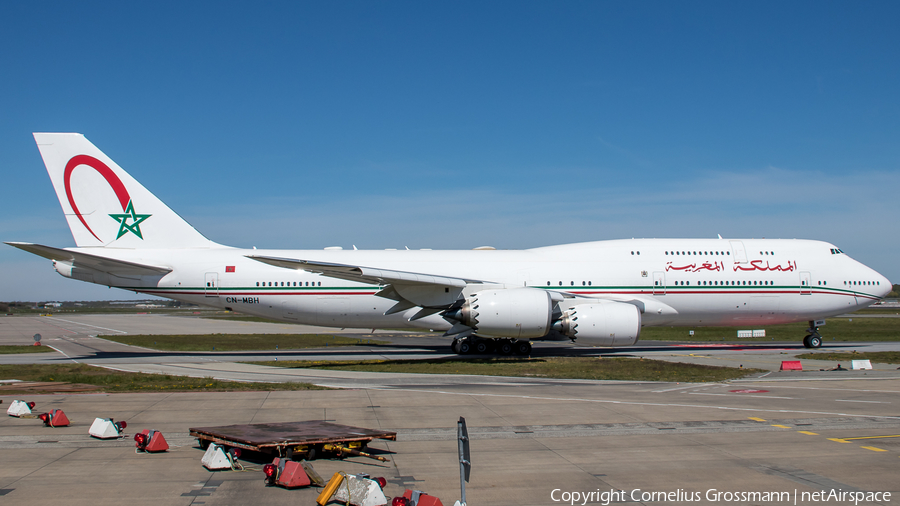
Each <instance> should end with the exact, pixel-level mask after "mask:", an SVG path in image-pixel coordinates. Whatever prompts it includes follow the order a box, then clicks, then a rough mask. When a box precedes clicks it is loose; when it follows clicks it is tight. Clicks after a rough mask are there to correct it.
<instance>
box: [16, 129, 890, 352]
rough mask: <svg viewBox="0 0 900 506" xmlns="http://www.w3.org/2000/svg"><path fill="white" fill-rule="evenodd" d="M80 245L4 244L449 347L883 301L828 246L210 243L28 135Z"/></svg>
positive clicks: (122, 283) (86, 273) (86, 155)
mask: <svg viewBox="0 0 900 506" xmlns="http://www.w3.org/2000/svg"><path fill="white" fill-rule="evenodd" d="M34 138H35V140H36V141H37V144H38V148H39V149H40V152H41V156H42V157H43V159H44V164H45V165H46V166H47V172H48V173H49V174H50V179H51V181H52V182H53V187H54V188H55V189H56V194H57V196H58V197H59V202H60V204H61V205H62V208H63V212H64V214H65V216H66V219H67V220H68V223H69V228H70V229H71V231H72V235H73V236H74V238H75V244H77V247H75V248H54V247H49V246H42V245H39V244H30V243H20V242H10V243H7V244H9V245H11V246H15V247H16V248H19V249H23V250H25V251H28V252H31V253H34V254H36V255H39V256H42V257H44V258H48V259H50V260H52V261H53V267H54V268H55V269H56V271H57V272H59V273H60V274H62V275H63V276H65V277H67V278H73V279H78V280H81V281H87V282H90V283H97V284H101V285H107V286H112V287H117V288H122V289H126V290H132V291H134V292H139V293H146V294H151V295H158V296H161V297H167V298H170V299H175V300H180V301H184V302H190V303H197V304H203V305H207V306H214V307H220V308H224V309H230V310H234V311H240V312H242V313H248V314H253V315H258V316H262V317H266V318H272V319H276V320H283V321H287V322H298V323H306V324H312V325H323V326H329V327H357V328H399V327H407V328H421V329H436V330H444V331H446V333H445V335H446V336H448V338H450V337H452V339H453V340H452V348H453V350H454V351H455V352H457V353H469V352H472V351H478V352H487V351H489V350H490V349H495V350H497V351H498V352H500V353H504V354H510V353H520V354H527V353H529V352H530V350H531V343H530V341H531V340H567V339H572V340H577V342H585V343H589V344H596V345H600V346H630V345H633V344H635V343H636V342H637V340H638V336H639V335H640V332H641V327H642V326H654V325H676V326H742V327H750V326H761V325H772V324H778V323H788V322H798V321H808V322H809V324H810V325H809V329H808V331H807V335H806V337H805V338H804V339H803V343H804V344H805V345H806V346H807V347H810V348H816V347H819V346H821V344H822V338H821V336H820V335H819V333H818V325H820V324H821V323H820V322H819V320H821V319H824V318H826V317H828V316H834V315H837V314H841V313H847V312H850V311H855V310H857V309H860V308H863V307H866V306H868V305H870V304H872V303H874V302H876V301H878V300H879V299H881V298H882V297H884V296H885V295H886V294H887V293H889V292H890V291H891V283H890V282H888V280H887V279H885V277H884V276H882V275H881V274H879V273H877V272H875V271H874V270H872V269H870V268H869V267H866V266H865V265H863V264H861V263H859V262H857V261H855V260H853V259H852V258H850V257H849V256H847V255H845V254H844V253H843V252H842V251H841V250H840V249H839V248H837V247H836V246H834V245H833V244H829V243H826V242H820V241H809V240H781V239H779V240H772V239H740V240H739V239H722V238H721V237H720V238H718V239H630V240H612V241H596V242H584V243H576V244H565V245H560V246H548V247H543V248H534V249H527V250H518V251H516V250H494V249H493V248H478V249H476V250H462V251H457V250H448V251H432V250H418V251H412V250H399V251H396V250H388V251H368V250H356V249H354V250H340V249H333V248H326V249H325V250H302V251H295V250H257V249H249V250H248V249H239V248H232V247H228V246H223V245H221V244H217V243H215V242H212V241H210V240H209V239H207V238H205V237H204V236H203V235H201V234H200V233H199V232H197V230H195V229H194V228H193V227H192V226H191V225H190V224H188V223H187V222H186V221H184V220H183V219H182V218H181V217H180V216H178V215H177V214H176V213H175V212H173V211H172V210H171V209H169V208H168V207H167V206H166V205H165V204H164V203H163V202H162V201H160V200H159V199H158V198H156V197H155V196H154V195H153V194H152V193H150V192H149V191H148V190H147V189H146V188H144V187H143V186H142V185H141V184H140V183H138V182H137V181H136V180H135V179H134V178H132V177H131V176H130V175H129V174H128V173H127V172H125V171H124V170H122V168H121V167H119V166H118V165H117V164H116V163H115V162H114V161H112V160H111V159H110V158H109V157H107V156H106V155H104V154H103V153H102V152H101V151H100V150H99V149H97V148H96V147H95V146H94V145H93V144H92V143H91V142H90V141H88V140H87V139H86V138H85V137H84V136H83V135H80V134H73V133H36V134H34Z"/></svg>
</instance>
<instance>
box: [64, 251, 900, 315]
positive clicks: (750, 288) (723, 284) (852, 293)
mask: <svg viewBox="0 0 900 506" xmlns="http://www.w3.org/2000/svg"><path fill="white" fill-rule="evenodd" d="M73 250H80V251H86V252H91V253H94V254H97V253H102V254H103V255H104V256H107V257H111V258H115V259H118V260H124V261H131V262H138V263H142V264H152V265H159V266H167V267H169V268H171V269H172V272H171V273H169V274H167V275H165V276H163V277H161V278H145V279H143V280H136V279H123V278H111V279H108V280H92V281H94V282H99V283H101V284H108V285H111V286H117V287H120V288H125V289H129V290H134V291H136V292H143V293H148V294H153V295H158V296H161V297H167V298H171V299H176V300H180V301H184V302H192V303H198V304H203V305H208V306H214V307H220V308H229V309H232V310H234V311H239V312H241V313H247V314H252V315H258V316H263V317H267V318H272V319H277V320H284V321H292V322H298V323H305V324H312V325H323V326H331V327H348V328H349V327H358V328H401V327H412V328H428V329H434V330H446V329H447V328H449V327H450V324H449V323H447V321H445V320H444V319H443V318H441V317H439V316H438V315H432V316H429V317H426V318H423V319H420V320H415V321H409V318H410V317H411V316H412V315H413V314H415V313H416V311H417V310H418V308H412V309H409V310H407V311H402V312H399V313H396V314H392V315H387V316H386V315H384V313H385V312H386V311H387V310H388V309H390V308H391V307H392V306H393V305H394V304H395V303H396V302H395V301H393V300H389V299H386V298H382V297H379V296H376V295H375V293H376V292H378V290H379V289H380V288H381V287H380V286H378V285H373V284H363V283H355V282H351V281H343V280H340V279H335V278H333V277H327V276H323V275H319V274H314V273H311V272H306V271H302V270H293V269H286V268H281V267H274V266H271V265H266V264H263V263H260V262H258V261H255V260H252V259H250V258H247V257H246V255H262V256H270V257H283V258H296V259H304V260H309V261H316V262H330V263H336V264H347V265H359V266H377V267H378V268H380V269H394V270H397V271H405V272H412V273H415V272H419V273H428V274H430V275H437V276H448V277H454V278H467V279H474V280H480V281H484V282H486V283H491V284H494V285H503V286H504V287H506V288H514V287H532V288H539V289H544V290H549V291H556V292H564V293H565V294H567V296H572V295H574V296H576V297H593V298H599V299H607V300H622V301H625V300H628V301H632V303H633V302H634V301H639V302H640V307H641V308H642V313H643V314H642V315H641V322H642V325H644V326H656V325H679V326H684V325H691V326H744V325H763V324H778V323H788V322H796V321H808V320H815V319H821V318H825V317H828V316H834V315H837V314H841V313H846V312H849V311H854V310H856V309H859V308H862V307H865V306H868V305H870V304H872V303H874V302H876V301H877V300H879V299H880V298H881V297H883V296H884V295H886V294H887V293H888V292H890V290H891V284H890V282H889V281H888V280H887V279H886V278H885V277H884V276H882V275H880V274H879V273H877V272H876V271H874V270H872V269H870V268H869V267H867V266H865V265H863V264H861V263H859V262H857V261H855V260H853V259H851V258H850V257H848V256H847V255H845V254H843V253H842V252H841V251H840V250H839V249H837V248H836V247H835V246H833V245H831V244H828V243H825V242H820V241H809V240H780V239H778V240H773V239H752V240H747V239H745V240H728V239H710V240H706V239H631V240H611V241H597V242H587V243H577V244H567V245H560V246H550V247H543V248H535V249H529V250H460V251H456V250H449V251H448V250H443V251H432V250H386V251H372V250H304V251H297V250H256V249H254V250H245V249H236V248H206V249H179V250H162V249H159V250H157V249H139V250H127V249H114V248H103V249H102V251H98V249H94V248H74V249H73Z"/></svg>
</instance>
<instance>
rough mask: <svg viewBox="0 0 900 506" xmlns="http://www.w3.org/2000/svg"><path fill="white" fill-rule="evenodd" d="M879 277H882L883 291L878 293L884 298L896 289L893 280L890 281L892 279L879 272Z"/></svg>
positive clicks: (881, 286)
mask: <svg viewBox="0 0 900 506" xmlns="http://www.w3.org/2000/svg"><path fill="white" fill-rule="evenodd" d="M879 277H880V278H881V285H880V288H881V291H880V292H879V294H878V295H879V297H881V298H882V299H883V298H885V297H886V296H887V294H889V293H891V291H892V290H893V289H894V286H893V285H891V282H890V280H888V278H886V277H884V276H882V275H880V274H879Z"/></svg>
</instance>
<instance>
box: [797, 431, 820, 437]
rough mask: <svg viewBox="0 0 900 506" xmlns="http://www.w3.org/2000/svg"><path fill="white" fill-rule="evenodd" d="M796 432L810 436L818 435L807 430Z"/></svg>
mask: <svg viewBox="0 0 900 506" xmlns="http://www.w3.org/2000/svg"><path fill="white" fill-rule="evenodd" d="M797 432H799V433H800V434H808V435H810V436H818V434H816V433H815V432H810V431H808V430H798V431H797Z"/></svg>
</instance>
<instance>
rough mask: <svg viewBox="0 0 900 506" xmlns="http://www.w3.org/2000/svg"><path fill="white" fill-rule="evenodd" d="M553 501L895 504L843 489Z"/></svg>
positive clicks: (607, 495)
mask: <svg viewBox="0 0 900 506" xmlns="http://www.w3.org/2000/svg"><path fill="white" fill-rule="evenodd" d="M550 499H551V500H552V501H553V502H556V503H562V504H569V505H570V506H574V505H576V504H578V505H581V506H587V505H588V504H600V505H601V506H609V504H611V503H618V502H711V503H716V504H721V503H732V502H733V503H751V502H753V503H760V502H768V503H783V504H797V503H798V502H804V503H809V502H814V503H815V502H821V503H841V504H853V505H854V506H855V505H858V504H859V503H860V502H885V503H887V502H891V493H890V492H861V491H844V490H842V489H837V490H835V489H831V490H820V491H817V492H805V491H804V492H800V491H798V490H797V489H794V490H793V491H791V492H787V491H785V492H775V491H767V492H744V491H727V490H718V489H715V488H711V489H708V490H707V491H706V492H695V491H690V490H682V489H680V488H679V489H677V490H674V491H671V492H659V491H649V490H641V489H639V488H636V489H633V490H630V491H628V490H616V489H609V490H600V489H599V488H598V489H597V490H591V491H566V490H562V489H559V488H556V489H553V491H552V492H550Z"/></svg>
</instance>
